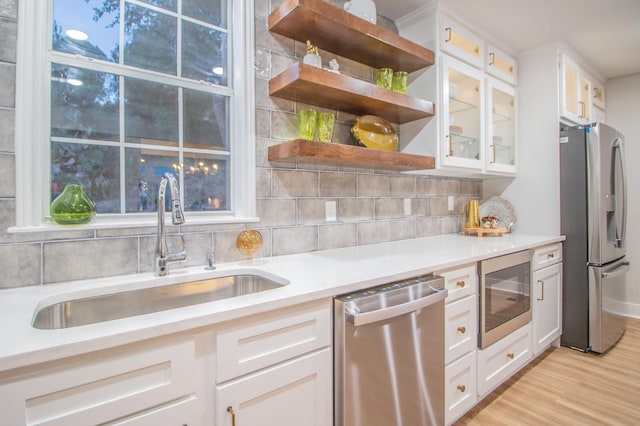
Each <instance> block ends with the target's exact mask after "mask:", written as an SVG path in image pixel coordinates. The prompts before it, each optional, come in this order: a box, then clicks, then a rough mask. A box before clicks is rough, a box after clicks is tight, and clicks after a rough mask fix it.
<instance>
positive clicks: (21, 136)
mask: <svg viewBox="0 0 640 426" xmlns="http://www.w3.org/2000/svg"><path fill="white" fill-rule="evenodd" d="M230 1H231V2H232V4H233V6H232V7H233V11H232V17H231V22H230V25H229V26H230V28H229V34H230V36H231V37H232V42H231V43H232V44H231V45H230V48H231V49H233V55H232V58H233V59H232V60H233V65H232V67H231V68H232V70H233V75H232V76H231V79H232V84H231V86H230V87H231V88H232V90H233V95H232V97H231V98H230V100H231V102H230V107H231V122H230V123H229V134H230V144H229V145H230V146H229V149H230V156H231V158H230V161H229V164H230V168H231V171H230V175H229V177H230V179H231V182H230V183H231V185H230V197H231V209H230V211H231V213H228V212H225V213H222V214H221V213H220V212H185V219H186V225H190V224H208V223H211V224H215V223H233V222H254V221H257V220H258V219H257V217H256V197H255V194H256V189H255V188H256V182H255V77H254V74H255V69H254V59H253V58H254V49H255V44H254V6H253V0H230ZM52 7H53V0H24V1H20V2H19V10H18V46H17V49H18V51H17V61H16V103H15V108H16V113H15V115H16V130H15V140H16V143H15V146H16V226H15V227H12V228H10V229H9V230H10V231H11V232H34V231H35V232H37V231H55V230H69V229H80V228H81V229H101V228H122V227H140V226H152V225H155V224H156V221H157V213H155V212H150V213H135V214H127V213H125V214H118V215H100V214H99V215H97V216H96V217H95V218H94V219H93V221H92V222H90V223H88V224H85V225H57V224H56V223H54V222H53V221H52V220H50V219H49V218H48V216H49V197H50V195H49V194H50V187H51V182H50V173H49V172H50V164H49V162H50V160H49V158H50V127H51V126H50V114H49V109H50V108H49V106H48V105H47V104H46V102H45V101H43V99H49V95H48V91H49V90H50V75H48V73H46V71H45V70H47V69H48V67H47V51H48V49H49V46H48V43H49V41H48V33H49V32H50V25H51V24H50V22H49V19H50V18H49V17H50V16H51V13H52V12H51V10H52Z"/></svg>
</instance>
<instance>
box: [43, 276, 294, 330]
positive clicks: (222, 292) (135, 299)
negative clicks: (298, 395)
mask: <svg viewBox="0 0 640 426" xmlns="http://www.w3.org/2000/svg"><path fill="white" fill-rule="evenodd" d="M286 284H287V281H286V280H283V281H282V282H278V281H275V280H273V279H269V278H266V277H263V276H260V275H253V274H242V275H229V276H221V277H216V278H209V279H205V280H199V281H189V282H184V283H179V284H171V285H163V286H157V287H150V288H143V289H137V290H128V291H123V292H117V293H108V294H103V295H98V296H91V297H83V298H76V299H71V300H66V301H62V302H58V303H53V304H50V305H47V306H43V307H41V308H39V309H37V311H36V312H35V315H34V317H33V321H32V326H33V327H35V328H39V329H49V330H51V329H60V328H68V327H76V326H79V325H86V324H94V323H99V322H103V321H109V320H114V319H120V318H127V317H132V316H136V315H142V314H148V313H152V312H159V311H164V310H168V309H174V308H181V307H185V306H191V305H197V304H200V303H206V302H212V301H215V300H221V299H228V298H232V297H238V296H243V295H247V294H253V293H258V292H261V291H266V290H271V289H275V288H279V287H282V286H284V285H286Z"/></svg>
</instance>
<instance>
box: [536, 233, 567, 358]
mask: <svg viewBox="0 0 640 426" xmlns="http://www.w3.org/2000/svg"><path fill="white" fill-rule="evenodd" d="M531 268H532V269H533V274H532V276H531V281H532V285H533V289H532V295H533V296H532V298H533V300H532V302H531V303H532V306H533V312H532V318H533V321H532V323H533V355H534V356H536V355H539V354H540V353H542V352H543V351H544V350H546V349H547V348H548V347H549V346H551V345H552V344H553V343H554V342H555V341H556V340H557V339H558V338H559V337H560V335H561V334H562V245H561V244H552V245H549V246H545V247H541V248H538V249H536V250H535V252H534V255H533V261H532V267H531Z"/></svg>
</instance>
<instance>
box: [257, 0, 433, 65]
mask: <svg viewBox="0 0 640 426" xmlns="http://www.w3.org/2000/svg"><path fill="white" fill-rule="evenodd" d="M268 25H269V31H272V32H274V33H278V34H281V35H283V36H286V37H289V38H293V39H295V40H298V41H301V42H303V43H304V42H305V41H306V40H311V42H312V43H313V44H314V45H316V46H318V47H319V48H320V49H322V50H327V51H330V52H333V53H335V54H337V55H340V56H343V57H345V58H349V59H353V60H355V61H356V62H360V63H363V64H366V65H369V66H372V67H374V68H383V67H389V68H393V69H394V70H396V71H407V72H413V71H416V70H419V69H421V68H425V67H428V66H431V65H433V63H434V54H433V51H431V50H429V49H427V48H425V47H422V46H420V45H418V44H416V43H413V42H411V41H409V40H407V39H405V38H403V37H401V36H399V35H398V34H396V33H394V32H393V31H391V30H388V29H386V28H383V27H380V26H378V25H375V24H372V23H371V22H369V21H365V20H364V19H361V18H358V17H357V16H354V15H352V14H350V13H348V12H346V11H344V10H342V9H340V8H337V7H336V6H333V5H332V4H329V3H327V2H325V1H322V0H284V1H283V2H282V4H281V5H280V6H279V7H278V8H277V9H275V10H274V11H273V12H272V13H271V14H270V15H269V21H268ZM372 52H375V54H372Z"/></svg>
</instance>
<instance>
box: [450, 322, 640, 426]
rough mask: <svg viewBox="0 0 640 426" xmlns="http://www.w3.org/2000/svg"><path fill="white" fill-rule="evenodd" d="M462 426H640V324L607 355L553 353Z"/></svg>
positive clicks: (537, 361) (483, 403) (470, 415)
mask: <svg viewBox="0 0 640 426" xmlns="http://www.w3.org/2000/svg"><path fill="white" fill-rule="evenodd" d="M455 424H456V426H460V425H480V426H484V425H487V426H488V425H490V426H500V425H505V426H506V425H509V426H514V425H554V426H555V425H640V320H636V319H628V320H627V331H626V332H625V334H624V335H623V336H622V339H620V341H619V342H618V344H617V345H616V346H614V347H613V348H612V349H611V350H609V351H608V352H607V353H605V354H604V355H596V354H593V353H586V354H585V353H582V352H578V351H575V350H572V349H568V348H564V347H561V348H557V349H549V350H548V351H546V352H545V353H544V354H542V355H541V356H540V357H538V358H537V359H535V360H534V361H532V362H531V363H530V364H529V365H528V366H526V367H525V368H524V369H523V370H521V371H520V372H519V373H517V374H516V375H514V376H513V377H512V378H511V379H509V380H508V381H507V382H505V383H504V384H503V385H502V386H500V387H499V388H498V389H496V390H495V391H494V392H493V393H492V394H490V395H489V396H487V397H486V398H485V399H484V400H482V401H481V402H480V403H479V404H478V405H477V406H476V407H474V408H473V409H472V410H471V411H470V412H468V413H467V414H466V415H465V416H464V417H463V418H461V419H460V420H458V421H457V422H456V423H455Z"/></svg>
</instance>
